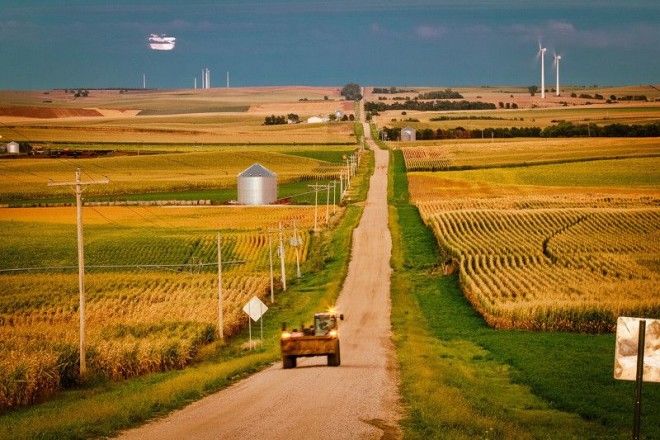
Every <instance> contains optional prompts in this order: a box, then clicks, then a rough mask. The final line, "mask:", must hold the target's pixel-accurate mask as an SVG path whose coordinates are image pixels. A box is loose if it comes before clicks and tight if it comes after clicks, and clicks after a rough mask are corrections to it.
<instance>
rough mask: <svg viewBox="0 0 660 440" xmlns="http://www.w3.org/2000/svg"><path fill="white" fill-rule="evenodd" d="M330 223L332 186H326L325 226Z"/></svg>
mask: <svg viewBox="0 0 660 440" xmlns="http://www.w3.org/2000/svg"><path fill="white" fill-rule="evenodd" d="M329 223H330V185H329V184H328V185H326V186H325V225H326V226H327V225H328V224H329Z"/></svg>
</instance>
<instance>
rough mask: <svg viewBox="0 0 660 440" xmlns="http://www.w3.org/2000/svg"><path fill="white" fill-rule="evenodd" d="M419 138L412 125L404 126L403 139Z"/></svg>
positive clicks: (412, 139)
mask: <svg viewBox="0 0 660 440" xmlns="http://www.w3.org/2000/svg"><path fill="white" fill-rule="evenodd" d="M416 139H417V132H416V131H415V129H414V128H412V127H404V128H402V129H401V140H402V141H414V140H416Z"/></svg>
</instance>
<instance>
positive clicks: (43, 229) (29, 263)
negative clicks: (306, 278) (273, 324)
mask: <svg viewBox="0 0 660 440" xmlns="http://www.w3.org/2000/svg"><path fill="white" fill-rule="evenodd" d="M0 211H1V212H0V219H1V220H0V225H2V229H3V232H2V233H0V237H1V238H2V240H1V241H2V244H1V245H0V249H2V257H1V260H2V269H3V271H2V273H0V279H1V283H0V284H1V286H2V287H0V353H1V354H2V355H1V356H0V358H1V359H2V360H0V372H1V373H0V408H8V407H14V406H18V405H24V404H28V403H32V402H34V401H36V400H39V399H41V398H43V397H45V396H47V395H48V394H50V393H52V392H54V391H55V390H57V389H59V388H61V387H62V386H67V385H70V384H71V383H72V382H74V381H75V380H76V376H77V371H78V367H77V362H78V348H77V347H78V345H77V338H78V284H77V273H76V267H77V266H76V262H77V260H76V248H75V215H74V209H73V208H70V207H69V208H13V209H10V208H5V209H2V210H0ZM341 213H342V210H341V209H338V210H337V211H336V212H335V213H334V215H332V216H331V219H330V224H329V225H326V224H325V222H324V220H325V217H324V212H323V210H320V213H319V225H320V226H321V227H324V228H325V227H332V225H333V224H334V223H335V222H336V221H337V219H338V218H339V217H340V216H341ZM84 216H85V225H86V228H85V236H86V267H87V276H86V293H87V308H86V309H87V323H88V330H87V339H88V348H87V355H88V359H89V364H90V369H91V371H92V372H93V374H97V375H100V376H103V377H107V378H110V379H115V380H116V379H122V378H126V377H131V376H135V375H139V374H143V373H146V372H151V371H162V370H167V369H171V368H180V367H183V366H185V365H186V364H187V363H189V362H190V361H191V359H192V358H193V357H194V356H195V353H196V352H197V351H198V350H199V349H200V348H201V347H202V346H203V345H204V344H207V343H208V342H210V341H212V340H214V339H215V338H216V336H217V322H218V314H217V313H218V312H217V310H218V278H217V238H216V233H215V231H218V230H222V231H223V232H222V235H221V237H222V255H223V261H224V264H223V267H224V271H223V272H224V273H223V292H224V303H223V311H224V333H225V335H229V336H231V335H232V334H233V333H235V332H236V331H237V330H238V329H239V328H240V327H241V326H242V325H243V324H244V314H243V313H242V311H241V307H242V306H243V304H244V303H246V302H247V301H248V300H249V298H250V297H252V296H253V295H257V296H259V297H261V298H262V299H264V300H265V301H268V300H267V298H268V297H269V291H270V278H269V255H270V252H271V249H272V254H273V259H274V262H275V264H276V266H275V280H274V283H275V284H274V286H275V289H276V294H279V290H280V287H281V283H280V280H279V260H278V256H277V255H278V254H277V252H276V250H277V249H276V247H277V245H278V243H279V233H278V226H279V224H280V223H282V225H283V234H282V240H283V244H284V249H285V262H286V263H285V265H286V268H287V272H288V274H289V275H288V276H289V278H291V277H293V276H295V275H294V274H295V267H296V260H297V257H298V258H299V261H300V262H301V264H303V263H304V262H305V260H306V258H307V254H308V249H309V245H310V232H309V231H310V228H311V227H312V226H313V224H314V208H313V207H148V208H140V207H105V206H104V207H87V208H85V210H84ZM294 222H295V224H294ZM294 226H295V229H294ZM268 231H271V232H270V233H269V232H268ZM269 235H270V240H269ZM294 237H297V240H296V242H298V243H299V245H297V246H294V244H296V242H294V241H292V240H293V238H294ZM271 246H272V247H271ZM30 267H32V268H35V269H33V270H28V271H26V270H20V271H18V270H17V271H13V270H12V269H21V268H30ZM47 268H52V269H51V270H48V269H47ZM57 268H60V269H57Z"/></svg>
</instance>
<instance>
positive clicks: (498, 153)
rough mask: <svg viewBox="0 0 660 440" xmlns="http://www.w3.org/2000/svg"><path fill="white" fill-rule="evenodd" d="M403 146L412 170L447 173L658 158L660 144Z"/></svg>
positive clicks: (567, 141)
mask: <svg viewBox="0 0 660 440" xmlns="http://www.w3.org/2000/svg"><path fill="white" fill-rule="evenodd" d="M433 143H437V145H428V143H422V144H421V145H418V146H414V147H403V148H401V151H402V152H403V158H404V161H405V163H406V169H407V170H408V171H443V170H447V169H461V168H484V167H485V168H492V167H506V166H513V165H530V164H542V163H561V162H577V161H587V160H592V159H594V158H605V157H608V158H612V159H614V158H624V157H625V158H634V157H651V156H655V157H657V156H658V155H660V145H659V144H658V142H657V141H656V140H655V139H653V138H649V139H645V138H632V139H619V138H600V139H598V138H588V139H584V138H575V139H527V138H519V139H506V140H498V141H497V142H493V143H491V142H490V141H488V140H486V141H483V140H481V141H478V140H477V141H475V140H471V141H465V142H461V141H433Z"/></svg>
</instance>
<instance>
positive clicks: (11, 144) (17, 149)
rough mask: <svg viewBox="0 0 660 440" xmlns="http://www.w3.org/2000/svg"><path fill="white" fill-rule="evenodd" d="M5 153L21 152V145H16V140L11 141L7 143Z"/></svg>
mask: <svg viewBox="0 0 660 440" xmlns="http://www.w3.org/2000/svg"><path fill="white" fill-rule="evenodd" d="M6 148H7V154H19V153H20V152H21V147H20V145H18V142H14V141H11V142H9V143H8V144H7V146H6Z"/></svg>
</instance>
